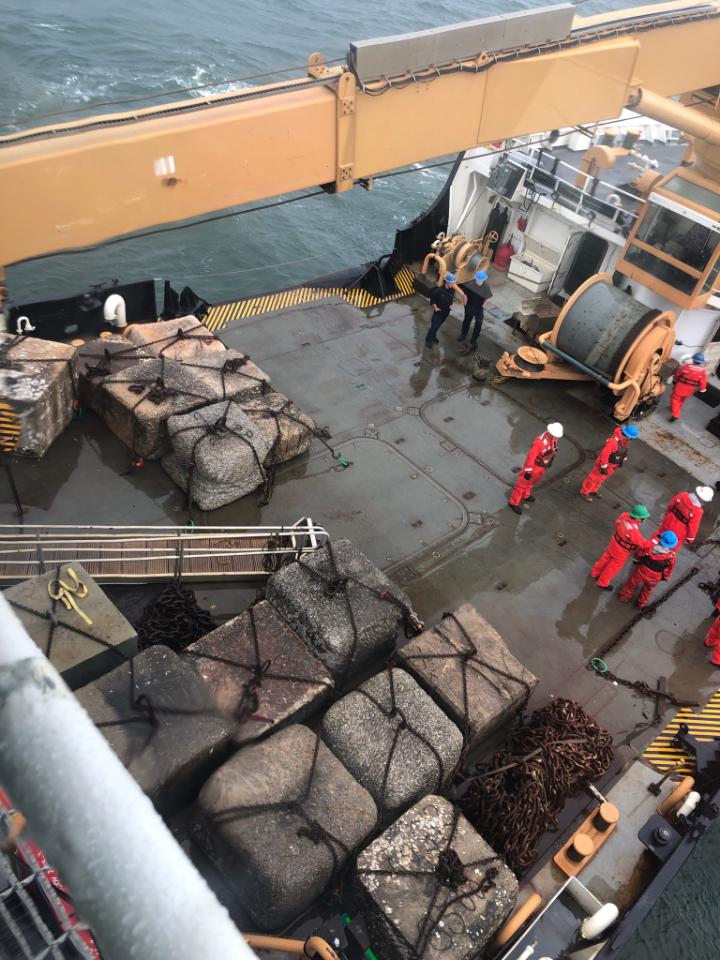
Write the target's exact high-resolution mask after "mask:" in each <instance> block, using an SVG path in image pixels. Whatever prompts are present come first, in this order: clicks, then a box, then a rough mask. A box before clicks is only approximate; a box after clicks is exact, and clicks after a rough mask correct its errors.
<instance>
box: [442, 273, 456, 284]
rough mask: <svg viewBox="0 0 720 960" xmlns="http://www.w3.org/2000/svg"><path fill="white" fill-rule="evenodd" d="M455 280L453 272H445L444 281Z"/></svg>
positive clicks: (452, 281)
mask: <svg viewBox="0 0 720 960" xmlns="http://www.w3.org/2000/svg"><path fill="white" fill-rule="evenodd" d="M456 280H457V277H456V276H455V274H454V273H446V274H445V281H444V282H445V283H455V281H456Z"/></svg>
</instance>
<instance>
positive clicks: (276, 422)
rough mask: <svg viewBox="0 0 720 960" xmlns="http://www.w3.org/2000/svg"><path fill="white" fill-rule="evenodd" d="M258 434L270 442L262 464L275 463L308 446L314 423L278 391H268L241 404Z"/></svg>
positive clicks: (285, 460)
mask: <svg viewBox="0 0 720 960" xmlns="http://www.w3.org/2000/svg"><path fill="white" fill-rule="evenodd" d="M242 409H243V413H245V414H247V416H248V417H249V418H250V420H251V422H252V423H253V426H254V428H255V431H256V433H257V435H258V437H263V438H264V439H265V440H269V441H270V443H271V446H270V452H269V453H268V455H267V457H266V460H265V465H266V466H271V465H272V466H277V465H278V464H280V463H286V462H287V461H288V460H292V459H294V458H295V457H299V456H300V455H301V454H303V453H305V451H306V450H309V449H310V445H311V443H312V441H313V436H314V434H315V431H317V428H318V427H317V424H316V423H315V421H314V420H312V419H311V418H310V417H308V416H307V414H305V413H303V412H302V410H299V409H298V407H296V406H295V404H294V403H293V401H292V400H288V398H287V397H284V396H283V395H282V394H281V393H277V392H276V393H270V394H268V395H267V396H264V397H262V398H260V399H256V400H250V401H249V402H247V403H243V404H242Z"/></svg>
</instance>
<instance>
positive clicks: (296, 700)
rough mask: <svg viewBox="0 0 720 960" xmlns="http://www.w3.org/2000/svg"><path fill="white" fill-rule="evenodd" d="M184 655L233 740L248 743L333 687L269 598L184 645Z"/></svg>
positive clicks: (313, 705) (297, 715)
mask: <svg viewBox="0 0 720 960" xmlns="http://www.w3.org/2000/svg"><path fill="white" fill-rule="evenodd" d="M183 656H187V657H189V658H190V659H191V662H192V663H193V665H194V667H195V669H196V670H197V671H198V673H199V674H200V676H201V677H202V678H203V680H204V681H205V682H206V683H207V684H208V686H209V687H210V690H211V691H212V695H213V698H214V700H215V704H216V706H217V707H218V709H219V710H222V711H224V712H225V713H227V714H228V715H229V716H231V717H232V719H233V740H234V741H235V742H236V743H246V742H249V741H250V740H256V739H257V738H258V737H260V736H262V735H263V734H265V733H267V732H268V731H269V730H273V729H275V728H276V727H278V726H279V725H281V724H283V723H287V722H288V721H290V720H294V721H295V722H299V721H301V720H304V719H305V718H306V717H308V716H310V715H311V714H312V713H314V712H315V711H316V710H317V709H318V708H319V706H320V705H321V704H322V703H324V702H326V701H327V700H328V699H329V697H330V694H331V692H332V688H333V682H332V678H331V677H330V674H329V673H328V672H327V670H326V669H325V667H323V665H322V664H321V663H320V661H319V660H316V659H315V657H313V656H312V654H311V653H310V652H309V650H308V649H307V647H306V646H305V644H304V643H303V642H302V640H301V639H300V637H298V635H297V634H296V633H295V631H294V630H293V629H292V627H290V626H288V624H287V623H285V621H284V620H283V619H282V617H281V616H280V615H279V613H278V612H277V610H275V609H274V608H273V607H271V606H270V604H269V603H267V601H265V600H263V601H262V603H256V604H255V605H254V606H252V607H250V609H249V610H247V611H246V612H245V613H241V614H240V616H239V617H233V619H232V620H228V621H227V623H224V624H223V625H222V626H220V627H218V628H217V629H216V630H213V631H212V632H211V633H207V634H205V636H204V637H203V638H202V639H200V640H197V641H196V642H195V643H191V644H190V646H188V647H186V648H185V650H184V652H183Z"/></svg>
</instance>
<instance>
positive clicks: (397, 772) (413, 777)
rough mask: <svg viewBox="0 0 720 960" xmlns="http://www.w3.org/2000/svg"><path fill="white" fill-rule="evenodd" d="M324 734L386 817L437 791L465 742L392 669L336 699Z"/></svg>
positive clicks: (324, 722) (409, 681)
mask: <svg viewBox="0 0 720 960" xmlns="http://www.w3.org/2000/svg"><path fill="white" fill-rule="evenodd" d="M398 731H399V732H398ZM322 735H323V739H324V740H325V743H327V745H328V746H329V747H330V749H331V750H332V752H333V753H334V754H335V756H336V757H338V759H339V760H341V761H342V763H344V764H345V766H346V767H347V768H348V770H349V771H350V773H351V774H352V775H353V776H354V777H355V779H356V780H357V781H358V783H360V784H362V786H363V787H365V788H366V789H367V790H368V791H369V792H370V794H371V795H372V797H373V799H374V800H375V803H376V804H377V807H378V812H379V815H380V818H381V820H383V821H384V822H387V821H389V820H392V819H393V817H396V816H397V815H398V814H399V813H401V812H402V811H403V810H405V809H407V807H409V806H410V805H411V804H412V803H415V801H416V800H418V799H419V798H420V797H422V796H424V795H425V794H426V793H434V792H437V791H440V790H441V789H442V787H443V786H444V784H445V783H446V781H447V780H448V779H449V777H450V774H451V773H452V772H453V770H454V769H455V766H456V764H457V762H458V760H459V759H460V753H461V752H462V747H463V738H462V734H461V733H460V731H459V730H458V728H457V727H456V726H455V724H454V723H452V721H450V720H448V718H447V717H446V716H445V714H444V713H443V712H442V710H441V709H440V708H439V707H438V706H436V704H434V703H433V701H432V700H431V699H430V697H429V696H428V695H427V693H425V691H424V690H422V689H421V688H420V687H419V686H418V684H417V683H416V682H415V681H414V680H413V678H412V677H411V676H410V675H409V674H407V673H405V671H404V670H396V669H392V670H385V671H383V672H382V673H378V674H377V675H376V676H374V677H371V678H370V679H369V680H367V681H366V682H365V683H363V684H361V686H360V687H358V689H357V690H353V691H352V692H351V693H348V694H347V696H344V697H343V698H342V699H341V700H338V701H337V703H334V704H333V705H332V707H330V709H329V710H328V712H327V713H326V714H325V716H324V717H323V720H322Z"/></svg>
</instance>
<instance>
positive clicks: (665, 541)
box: [660, 530, 678, 550]
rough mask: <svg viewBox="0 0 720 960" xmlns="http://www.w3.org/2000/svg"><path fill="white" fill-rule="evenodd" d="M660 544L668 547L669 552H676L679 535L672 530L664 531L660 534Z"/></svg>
mask: <svg viewBox="0 0 720 960" xmlns="http://www.w3.org/2000/svg"><path fill="white" fill-rule="evenodd" d="M660 543H661V544H662V545H663V546H664V547H667V548H668V550H674V549H675V547H676V546H677V545H678V538H677V535H676V534H674V533H673V532H672V530H663V532H662V533H661V534H660Z"/></svg>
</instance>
